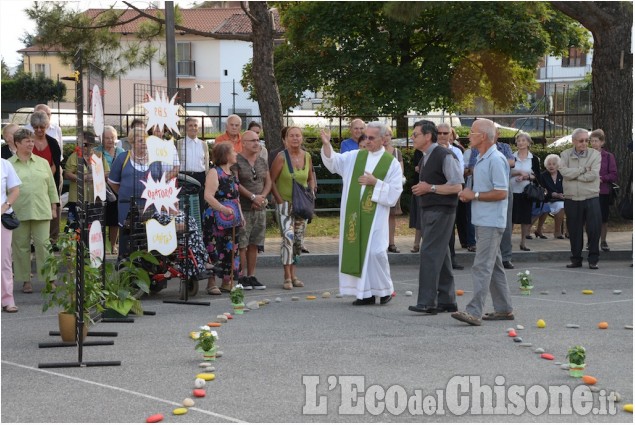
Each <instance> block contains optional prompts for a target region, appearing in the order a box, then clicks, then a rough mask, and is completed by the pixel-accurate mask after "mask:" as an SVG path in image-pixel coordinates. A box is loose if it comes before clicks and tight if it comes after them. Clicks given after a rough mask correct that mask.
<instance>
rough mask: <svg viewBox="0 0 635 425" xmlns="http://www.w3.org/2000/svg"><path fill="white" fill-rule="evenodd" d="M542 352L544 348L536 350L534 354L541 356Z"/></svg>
mask: <svg viewBox="0 0 635 425" xmlns="http://www.w3.org/2000/svg"><path fill="white" fill-rule="evenodd" d="M544 352H545V349H544V348H536V349H535V350H534V353H536V354H542V353H544Z"/></svg>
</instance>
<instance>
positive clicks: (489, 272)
mask: <svg viewBox="0 0 635 425" xmlns="http://www.w3.org/2000/svg"><path fill="white" fill-rule="evenodd" d="M495 140H496V127H495V126H494V123H493V122H492V121H490V120H486V119H482V120H477V121H475V122H474V124H472V129H471V131H470V147H471V148H472V149H473V150H478V158H477V161H476V164H475V165H474V178H473V180H474V186H473V188H472V189H470V188H465V189H463V190H462V191H461V192H459V199H460V200H461V201H463V202H469V201H472V224H474V227H475V229H476V255H475V256H474V264H473V266H472V283H473V284H474V297H473V298H472V300H471V301H470V302H469V304H468V305H467V307H466V311H459V312H456V313H452V317H453V318H454V319H456V320H459V321H461V322H465V323H469V324H470V325H472V326H480V325H481V318H482V319H483V320H513V319H514V314H513V312H512V310H513V309H512V303H511V293H510V291H509V286H508V285H507V277H506V276H505V269H504V268H503V261H502V258H501V248H500V242H501V238H502V237H503V233H504V232H505V227H506V226H507V202H508V199H507V194H508V186H509V166H508V163H507V160H506V158H505V156H504V155H503V154H502V153H500V152H499V151H498V149H497V148H496V145H495V143H496V142H495ZM488 290H491V295H492V302H493V303H494V312H492V313H487V314H485V315H483V307H484V305H485V300H486V298H487V293H488Z"/></svg>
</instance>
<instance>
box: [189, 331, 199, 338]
mask: <svg viewBox="0 0 635 425" xmlns="http://www.w3.org/2000/svg"><path fill="white" fill-rule="evenodd" d="M199 333H200V332H196V331H192V332H190V338H192V339H198V335H199Z"/></svg>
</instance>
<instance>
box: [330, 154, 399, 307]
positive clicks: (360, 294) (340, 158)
mask: <svg viewBox="0 0 635 425" xmlns="http://www.w3.org/2000/svg"><path fill="white" fill-rule="evenodd" d="M384 152H385V149H384V148H381V149H380V150H379V151H378V152H369V154H368V160H367V161H366V167H365V168H364V170H365V171H368V172H372V171H373V169H374V168H375V166H376V165H377V163H378V162H379V160H380V159H381V156H382V155H383V153H384ZM358 153H359V151H358V150H355V151H349V152H346V153H344V154H340V153H337V152H335V151H333V150H331V157H330V158H326V157H325V156H324V149H322V162H323V163H324V166H325V167H326V168H328V170H329V171H330V172H331V173H337V174H339V175H341V176H342V179H343V187H342V204H341V206H340V247H339V254H340V259H339V270H342V238H343V237H344V235H345V232H344V223H345V216H346V203H347V201H348V192H349V189H350V183H351V176H352V174H353V168H355V160H356V159H357V154H358ZM365 188H366V186H362V190H361V192H360V199H359V202H361V197H362V195H363V193H364V189H365ZM402 191H403V181H402V172H401V166H400V165H399V162H398V161H397V160H396V159H395V158H393V160H392V163H391V164H390V168H389V169H388V173H387V174H386V178H385V179H384V180H383V181H382V180H378V181H377V184H376V185H375V189H374V191H373V196H372V198H371V200H372V201H373V202H376V203H377V208H376V211H375V218H374V220H373V224H372V226H371V229H370V235H369V238H368V248H367V250H366V255H365V257H364V267H363V268H362V273H361V276H360V277H355V276H351V275H349V274H344V273H342V272H341V271H340V273H339V278H340V293H341V294H342V295H355V296H356V297H357V298H358V299H363V298H369V297H371V296H378V297H385V296H386V295H391V294H392V292H393V286H392V279H391V278H390V265H389V264H388V254H387V252H386V250H387V249H388V216H389V215H390V207H391V206H393V205H395V203H396V202H397V200H398V199H399V197H400V196H401V192H402Z"/></svg>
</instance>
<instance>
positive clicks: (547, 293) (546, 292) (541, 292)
mask: <svg viewBox="0 0 635 425" xmlns="http://www.w3.org/2000/svg"><path fill="white" fill-rule="evenodd" d="M540 295H549V291H540Z"/></svg>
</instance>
